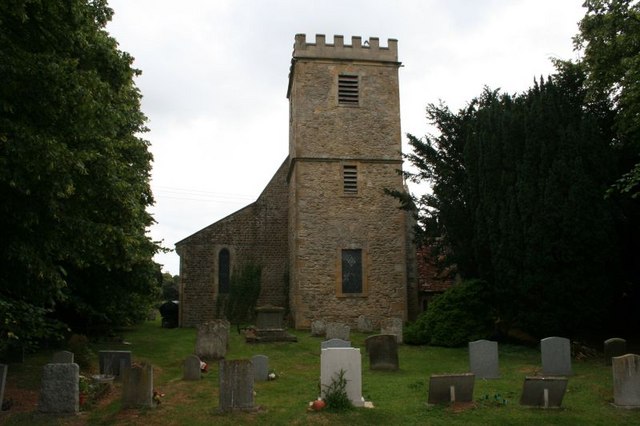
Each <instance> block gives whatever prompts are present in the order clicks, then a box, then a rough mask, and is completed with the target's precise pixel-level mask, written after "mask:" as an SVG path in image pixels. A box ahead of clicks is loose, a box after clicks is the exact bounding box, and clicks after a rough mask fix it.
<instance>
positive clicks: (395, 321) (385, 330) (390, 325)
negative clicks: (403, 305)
mask: <svg viewBox="0 0 640 426" xmlns="http://www.w3.org/2000/svg"><path fill="white" fill-rule="evenodd" d="M380 334H393V335H395V336H396V339H397V340H398V343H402V318H387V319H385V320H383V321H382V324H381V326H380Z"/></svg>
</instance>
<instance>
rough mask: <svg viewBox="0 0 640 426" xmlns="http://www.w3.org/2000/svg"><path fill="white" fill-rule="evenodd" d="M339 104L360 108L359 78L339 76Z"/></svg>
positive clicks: (355, 76)
mask: <svg viewBox="0 0 640 426" xmlns="http://www.w3.org/2000/svg"><path fill="white" fill-rule="evenodd" d="M338 104H339V105H350V106H358V76H357V75H348V74H340V75H339V76H338Z"/></svg>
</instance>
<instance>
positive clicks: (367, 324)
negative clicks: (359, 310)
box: [358, 315, 373, 333]
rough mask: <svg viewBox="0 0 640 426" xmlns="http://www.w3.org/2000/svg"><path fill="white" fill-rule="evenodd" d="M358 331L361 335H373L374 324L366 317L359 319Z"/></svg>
mask: <svg viewBox="0 0 640 426" xmlns="http://www.w3.org/2000/svg"><path fill="white" fill-rule="evenodd" d="M358 331H359V332H360V333H371V332H372V331H373V324H372V323H371V320H370V319H369V318H367V317H366V316H365V315H360V316H359V317H358Z"/></svg>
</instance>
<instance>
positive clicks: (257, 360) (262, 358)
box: [251, 355, 269, 382]
mask: <svg viewBox="0 0 640 426" xmlns="http://www.w3.org/2000/svg"><path fill="white" fill-rule="evenodd" d="M251 363H252V364H253V378H254V380H255V381H256V382H265V381H267V380H269V357H268V356H266V355H255V356H253V357H252V358H251Z"/></svg>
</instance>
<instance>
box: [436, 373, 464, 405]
mask: <svg viewBox="0 0 640 426" xmlns="http://www.w3.org/2000/svg"><path fill="white" fill-rule="evenodd" d="M474 384H475V375H473V374H472V373H464V374H432V375H431V378H430V379H429V399H428V401H427V403H428V404H449V403H454V402H472V401H473V386H474Z"/></svg>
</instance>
